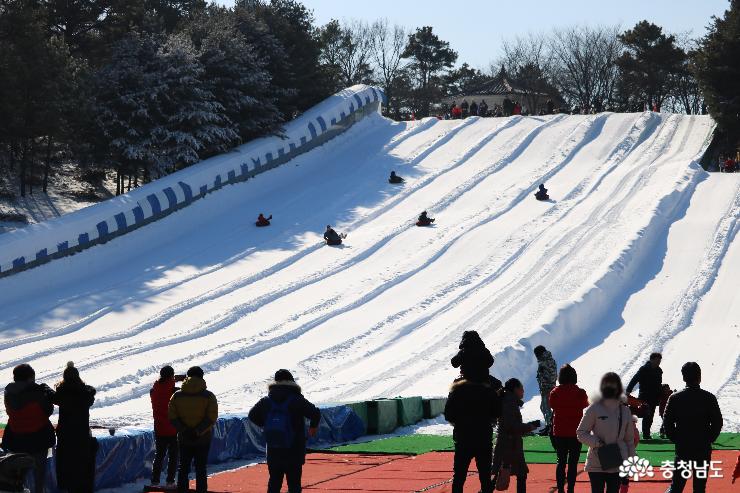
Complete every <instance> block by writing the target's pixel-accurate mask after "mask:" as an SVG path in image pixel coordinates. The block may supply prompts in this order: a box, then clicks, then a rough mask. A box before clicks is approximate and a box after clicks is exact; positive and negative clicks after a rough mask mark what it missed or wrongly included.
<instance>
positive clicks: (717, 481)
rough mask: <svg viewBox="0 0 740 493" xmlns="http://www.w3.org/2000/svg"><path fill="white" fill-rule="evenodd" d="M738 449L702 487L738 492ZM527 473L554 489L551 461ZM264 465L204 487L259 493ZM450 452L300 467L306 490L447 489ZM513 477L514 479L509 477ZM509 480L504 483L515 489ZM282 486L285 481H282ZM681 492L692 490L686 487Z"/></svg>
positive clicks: (445, 492)
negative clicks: (735, 476)
mask: <svg viewBox="0 0 740 493" xmlns="http://www.w3.org/2000/svg"><path fill="white" fill-rule="evenodd" d="M737 453H738V452H737V451H715V452H714V453H713V456H712V458H713V460H719V461H722V467H723V475H724V477H723V478H710V479H709V483H708V485H707V491H711V492H712V493H733V492H734V493H737V492H738V491H740V488H734V487H733V485H732V484H731V481H730V479H731V474H732V470H733V468H734V465H735V460H736V459H737ZM529 471H530V472H529V477H528V478H527V491H529V492H531V493H550V492H554V491H555V488H554V484H555V466H554V465H552V464H531V465H530V466H529ZM267 476H268V474H267V466H265V465H264V464H259V465H256V466H252V467H245V468H242V469H237V470H234V471H228V472H225V473H221V474H217V475H215V476H213V477H211V478H210V479H209V481H208V489H209V490H211V491H219V492H234V493H263V492H264V491H265V490H266V485H267ZM656 476H657V477H655V478H653V479H650V480H646V481H640V482H635V483H632V484H631V486H630V493H658V492H660V493H663V492H664V491H665V490H666V488H667V487H668V484H669V482H668V480H665V479H663V477H662V476H661V475H660V474H659V473H658V474H656ZM451 477H452V453H449V452H438V453H429V454H424V455H418V456H401V455H363V454H310V455H309V456H308V462H307V463H306V465H305V467H304V469H303V485H304V489H305V490H306V491H335V492H339V491H351V492H381V493H382V492H387V493H400V492H403V493H413V492H429V493H450V491H451V484H450V478H451ZM512 481H515V480H514V479H513V478H512ZM515 488H516V486H515V485H514V484H512V485H511V487H510V488H509V489H510V491H515ZM576 489H577V490H580V491H584V492H585V491H588V489H589V488H588V476H587V474H586V473H584V472H583V471H579V475H578V486H577V488H576ZM479 490H480V484H479V482H478V478H477V475H475V468H474V464H471V475H470V477H469V478H468V480H467V482H466V484H465V492H466V493H478V491H479ZM283 491H286V490H285V486H283ZM686 491H691V488H690V486H687V489H686Z"/></svg>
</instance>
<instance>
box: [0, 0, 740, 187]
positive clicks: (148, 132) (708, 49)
mask: <svg viewBox="0 0 740 493" xmlns="http://www.w3.org/2000/svg"><path fill="white" fill-rule="evenodd" d="M737 11H738V0H732V2H731V9H730V10H728V12H727V13H726V14H725V16H724V18H722V19H719V18H718V19H714V20H713V25H712V26H711V28H710V33H709V34H708V35H707V36H706V37H705V38H702V39H696V40H694V39H690V38H689V37H687V36H677V35H673V34H670V33H666V32H664V31H663V29H662V28H661V27H659V26H657V25H655V24H652V23H650V22H647V21H643V22H640V23H638V24H637V25H635V26H634V27H632V28H631V29H627V30H621V29H620V28H619V27H617V26H596V27H592V26H573V27H570V28H563V29H556V30H554V31H552V32H551V33H548V34H530V35H528V36H522V37H518V38H515V39H512V40H506V41H505V42H504V44H503V49H502V54H501V56H500V57H499V59H497V60H496V61H495V63H492V65H491V67H490V70H489V71H488V72H487V73H486V72H484V71H482V70H480V69H477V68H472V67H470V66H469V65H468V64H467V63H463V64H461V65H459V66H457V65H456V64H457V62H458V54H457V52H456V51H455V50H454V49H453V48H452V47H451V46H450V44H449V43H448V42H447V41H444V40H442V39H440V38H439V37H438V36H437V34H436V33H435V32H434V30H433V28H432V27H429V26H423V27H419V28H416V29H414V30H407V29H406V28H405V27H403V26H399V25H392V24H391V23H390V22H389V21H388V20H386V19H379V20H377V21H376V22H373V23H366V22H362V21H357V20H349V21H342V22H340V21H337V20H333V21H331V22H329V23H327V24H326V25H323V26H318V25H316V22H315V20H314V18H313V15H312V13H311V12H310V11H309V10H308V9H306V7H305V6H303V5H302V4H301V3H300V2H299V1H297V0H237V1H236V2H235V5H234V6H233V7H229V8H226V7H223V6H219V5H216V4H207V3H206V2H205V1H204V0H77V1H74V2H69V1H67V0H0V115H2V116H1V117H0V170H1V171H0V188H3V187H4V188H6V189H7V188H8V187H9V186H12V187H15V189H16V190H17V193H19V194H21V195H24V194H26V193H29V192H30V193H33V191H34V189H35V188H37V189H38V188H40V189H42V190H43V191H46V190H47V188H48V186H49V183H50V180H51V179H52V178H53V176H54V174H55V171H56V169H57V167H58V166H59V165H60V163H62V162H66V163H73V164H74V166H75V167H76V170H77V173H78V175H79V178H80V180H83V181H85V182H88V183H96V182H97V183H99V182H101V181H102V180H103V178H104V177H106V176H115V182H116V193H124V192H125V191H128V190H130V189H131V188H132V187H136V186H138V185H139V184H141V183H146V182H148V181H149V180H152V179H155V178H158V177H160V176H163V175H165V174H168V173H170V172H172V171H175V170H177V169H181V168H183V167H186V166H189V165H191V164H193V163H195V162H197V161H199V160H201V159H204V158H207V157H209V156H212V155H215V154H218V153H221V152H223V151H225V150H227V149H229V148H231V147H233V146H235V145H238V144H240V143H243V142H246V141H248V140H250V139H253V138H255V137H259V136H263V135H268V134H279V132H280V130H281V125H282V124H283V123H284V122H285V121H287V120H289V119H291V118H294V117H295V116H296V115H298V114H300V113H301V112H302V111H304V110H305V109H307V108H309V107H311V106H313V105H314V104H316V103H317V102H319V101H320V100H322V99H323V98H325V97H327V96H328V95H330V94H332V93H334V92H335V91H337V90H339V89H341V88H344V87H347V86H350V85H353V84H357V83H372V84H377V85H379V86H380V87H382V88H383V89H384V91H385V93H386V96H387V98H388V104H387V106H386V107H385V108H384V111H385V112H386V113H387V114H388V115H389V116H392V117H394V118H397V119H401V118H408V117H409V116H411V115H413V116H415V117H424V116H429V115H432V114H436V113H437V112H438V109H437V107H436V106H435V105H436V104H437V103H438V102H439V101H440V100H441V99H442V98H443V97H445V96H449V95H452V94H458V93H464V92H466V91H468V90H470V89H471V88H474V87H475V86H476V85H477V84H480V83H481V82H483V81H485V80H487V79H488V78H489V77H491V76H493V75H495V74H496V73H498V72H499V71H500V70H501V69H502V68H503V69H504V70H505V71H506V73H507V74H508V75H509V76H510V77H511V78H512V80H514V81H516V83H517V85H518V86H519V87H521V88H524V90H525V98H524V99H525V101H524V102H523V103H524V104H528V105H529V107H531V108H536V107H537V98H540V97H542V94H550V95H557V97H558V98H559V99H560V101H561V103H562V106H564V107H566V108H569V109H571V110H581V111H584V110H585V111H602V110H612V111H642V110H643V109H644V107H645V106H647V107H650V108H652V107H657V108H666V109H669V110H671V111H680V112H685V113H690V114H697V113H701V112H703V109H704V108H705V105H706V107H708V109H709V111H710V112H711V113H712V115H714V116H715V119H716V120H717V121H718V122H719V123H720V125H722V127H723V128H728V129H730V130H731V131H735V132H736V131H737V122H736V120H737V119H736V118H735V121H733V119H732V118H728V117H726V115H727V114H732V111H735V116H736V115H737V107H738V105H740V103H739V102H738V99H737V94H738V92H737V84H738V80H739V79H738V77H737V73H736V71H737V70H738V69H737V63H729V62H728V60H736V58H734V57H736V54H737V48H738V46H737V44H738V42H737V39H738V36H737V32H738V12H737ZM725 77H734V79H733V83H734V84H735V85H734V86H733V85H732V84H728V81H726V80H724V78H725ZM723 91H724V92H723ZM733 91H734V92H733Z"/></svg>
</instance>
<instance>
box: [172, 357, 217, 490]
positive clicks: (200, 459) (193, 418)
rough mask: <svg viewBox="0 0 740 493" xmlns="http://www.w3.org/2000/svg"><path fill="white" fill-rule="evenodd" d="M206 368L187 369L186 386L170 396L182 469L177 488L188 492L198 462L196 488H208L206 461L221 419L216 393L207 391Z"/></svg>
mask: <svg viewBox="0 0 740 493" xmlns="http://www.w3.org/2000/svg"><path fill="white" fill-rule="evenodd" d="M203 375H204V374H203V370H202V369H201V368H200V367H198V366H193V367H192V368H190V369H189V370H188V372H187V378H186V379H185V381H184V382H183V383H182V388H181V389H180V390H178V391H177V392H175V393H174V394H173V395H172V398H171V399H170V404H169V407H168V409H167V416H168V418H169V420H170V422H171V423H172V425H173V426H174V427H175V429H176V430H177V443H178V447H179V456H180V469H179V471H178V474H177V491H178V493H186V492H187V491H188V483H189V481H188V476H189V475H190V466H191V464H192V463H195V491H197V492H198V493H206V491H208V474H207V468H206V463H207V461H208V451H209V450H210V448H211V438H213V426H214V425H215V424H216V420H217V419H218V402H217V401H216V396H215V395H213V393H212V392H210V391H209V390H207V388H206V387H207V386H206V381H205V380H204V378H203Z"/></svg>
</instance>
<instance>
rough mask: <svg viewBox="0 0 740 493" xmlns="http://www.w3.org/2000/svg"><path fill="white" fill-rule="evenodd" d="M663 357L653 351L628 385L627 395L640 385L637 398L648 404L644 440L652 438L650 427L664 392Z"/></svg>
mask: <svg viewBox="0 0 740 493" xmlns="http://www.w3.org/2000/svg"><path fill="white" fill-rule="evenodd" d="M662 359H663V356H662V355H661V354H660V353H652V354H651V355H650V360H649V361H648V362H647V363H645V364H644V365H642V366H641V367H640V369H639V370H638V371H637V373H635V376H634V377H632V380H630V383H629V384H628V385H627V395H629V394H631V393H632V389H634V388H635V385H639V386H640V393H639V394H638V395H637V398H638V399H640V400H641V401H643V402H644V403H645V404H647V407H646V409H645V415H644V416H643V417H642V439H643V440H650V438H651V436H650V428H651V427H652V426H653V417H654V416H655V408H656V407H657V406H658V404H659V403H660V397H661V394H662V392H663V390H662V386H663V370H662V369H661V368H660V362H661V361H662Z"/></svg>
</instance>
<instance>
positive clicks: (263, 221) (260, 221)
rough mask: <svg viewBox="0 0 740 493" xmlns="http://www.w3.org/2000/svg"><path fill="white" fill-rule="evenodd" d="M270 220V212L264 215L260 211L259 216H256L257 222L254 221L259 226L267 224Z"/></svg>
mask: <svg viewBox="0 0 740 493" xmlns="http://www.w3.org/2000/svg"><path fill="white" fill-rule="evenodd" d="M271 220H272V214H270V217H265V216H264V214H262V213H261V212H260V215H259V217H257V222H256V223H255V224H256V225H257V227H258V228H261V227H263V226H269V225H270V221H271Z"/></svg>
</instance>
